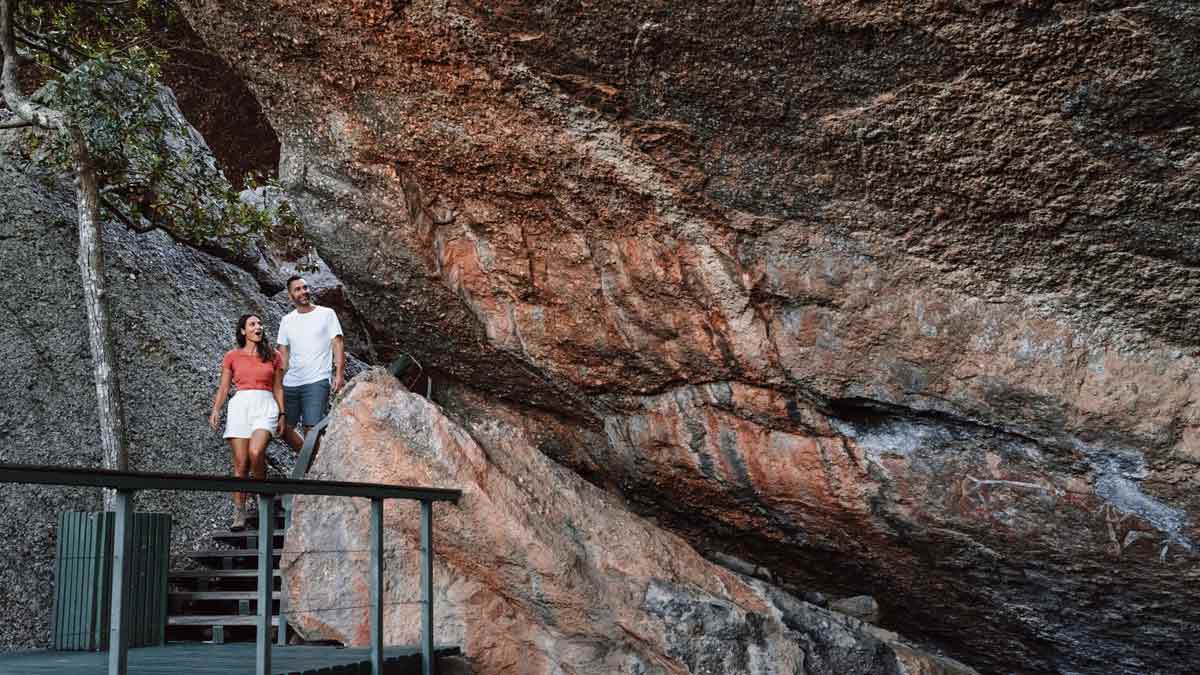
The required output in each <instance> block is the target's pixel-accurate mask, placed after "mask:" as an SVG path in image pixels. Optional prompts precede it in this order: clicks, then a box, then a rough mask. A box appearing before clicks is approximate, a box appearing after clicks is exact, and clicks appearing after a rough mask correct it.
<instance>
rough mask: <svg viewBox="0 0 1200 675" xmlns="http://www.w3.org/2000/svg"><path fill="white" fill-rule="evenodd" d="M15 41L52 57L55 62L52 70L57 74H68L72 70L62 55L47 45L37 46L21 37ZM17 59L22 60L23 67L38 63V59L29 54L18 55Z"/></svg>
mask: <svg viewBox="0 0 1200 675" xmlns="http://www.w3.org/2000/svg"><path fill="white" fill-rule="evenodd" d="M13 39H14V40H16V41H17V42H19V43H21V44H23V45H25V46H26V47H29V48H30V49H34V50H36V51H39V52H42V53H44V54H48V55H49V56H50V58H51V60H52V61H53V62H52V63H51V64H50V69H51V70H54V71H55V72H57V73H61V74H66V72H67V71H68V70H70V69H71V64H70V63H68V62H66V61H64V60H63V57H62V55H61V54H59V53H58V52H56V51H55V50H53V49H51V48H49V47H47V46H45V45H40V44H37V43H36V42H32V41H30V40H28V39H26V38H23V37H21V36H20V35H17V36H14V38H13ZM17 57H18V58H20V59H21V61H22V63H21V65H24V64H25V63H31V62H36V61H37V59H35V58H33V57H32V56H30V55H29V54H28V53H18V54H17Z"/></svg>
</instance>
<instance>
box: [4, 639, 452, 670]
mask: <svg viewBox="0 0 1200 675" xmlns="http://www.w3.org/2000/svg"><path fill="white" fill-rule="evenodd" d="M435 652H436V653H437V655H438V656H452V655H456V654H458V653H459V649H458V647H438V648H436V649H435ZM384 656H385V657H386V659H387V666H386V668H385V671H384V672H385V673H386V674H387V675H409V674H410V673H420V672H421V650H420V649H418V648H415V647H387V648H385V649H384ZM271 665H272V668H271V672H272V673H276V674H277V675H310V674H311V675H318V674H319V675H358V674H359V673H370V672H371V653H370V651H369V650H367V649H354V648H348V649H339V648H337V647H312V646H292V647H279V648H276V649H273V650H272V651H271ZM106 673H108V653H107V652H51V651H24V652H9V653H0V675H106ZM211 673H220V675H254V644H253V643H233V644H223V645H214V644H169V645H166V646H164V647H142V648H138V649H130V650H129V675H209V674H211Z"/></svg>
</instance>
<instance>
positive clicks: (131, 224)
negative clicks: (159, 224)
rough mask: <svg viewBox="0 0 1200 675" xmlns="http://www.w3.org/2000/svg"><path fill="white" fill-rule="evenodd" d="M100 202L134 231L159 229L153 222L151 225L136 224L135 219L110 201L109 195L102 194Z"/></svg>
mask: <svg viewBox="0 0 1200 675" xmlns="http://www.w3.org/2000/svg"><path fill="white" fill-rule="evenodd" d="M100 203H101V204H102V205H104V208H105V209H107V210H108V212H109V213H111V214H113V215H114V216H116V218H117V220H119V221H121V222H122V223H125V227H128V228H129V229H131V230H133V231H134V232H141V233H145V232H150V231H151V230H154V229H157V228H156V226H155V225H154V224H151V225H150V227H139V226H138V225H135V224H134V222H133V220H131V219H130V218H129V216H127V215H125V212H124V211H122V210H121V209H119V208H117V207H116V206H115V205H114V204H113V203H112V202H110V201H108V197H107V196H106V195H100Z"/></svg>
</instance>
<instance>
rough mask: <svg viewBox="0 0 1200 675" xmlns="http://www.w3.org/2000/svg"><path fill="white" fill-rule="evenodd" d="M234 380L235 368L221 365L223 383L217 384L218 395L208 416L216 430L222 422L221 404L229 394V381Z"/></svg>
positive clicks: (209, 422)
mask: <svg viewBox="0 0 1200 675" xmlns="http://www.w3.org/2000/svg"><path fill="white" fill-rule="evenodd" d="M232 381H233V369H232V368H230V367H229V366H227V365H224V364H222V366H221V384H220V385H218V386H217V395H216V396H214V397H213V406H212V413H211V414H210V415H209V416H208V426H210V427H212V428H213V431H216V430H217V428H218V427H219V426H220V424H221V406H223V405H225V399H226V398H227V397H228V396H229V383H230V382H232Z"/></svg>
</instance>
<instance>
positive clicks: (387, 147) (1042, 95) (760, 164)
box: [185, 0, 1200, 674]
mask: <svg viewBox="0 0 1200 675" xmlns="http://www.w3.org/2000/svg"><path fill="white" fill-rule="evenodd" d="M185 5H186V6H185V11H186V12H187V13H188V15H189V19H190V20H191V21H192V22H193V24H194V25H195V26H196V28H197V30H198V32H200V33H201V34H202V35H204V36H206V38H207V39H208V40H209V42H210V43H212V44H214V46H215V47H217V48H218V49H221V50H222V51H223V53H224V54H225V55H226V57H227V58H228V59H229V60H230V61H231V62H232V63H233V64H234V65H235V66H236V67H237V68H238V69H239V70H240V71H242V72H243V73H244V74H245V76H246V77H247V80H248V82H249V83H250V86H251V88H252V89H253V90H254V91H255V93H256V95H257V96H258V98H259V99H260V102H261V103H262V105H263V109H264V111H265V112H266V114H267V115H268V117H269V118H270V119H271V121H272V124H273V125H274V126H275V128H276V130H277V131H278V132H279V136H280V140H281V143H282V146H283V147H282V160H281V178H282V179H283V180H284V181H285V183H286V184H287V187H288V190H289V193H290V195H291V196H292V197H293V203H295V204H296V205H297V206H298V208H299V210H300V212H301V214H302V215H303V217H304V218H305V219H306V222H307V223H308V224H309V227H310V229H311V231H312V234H313V236H314V237H315V238H316V239H317V240H318V243H319V246H320V250H321V253H322V256H323V258H324V259H325V260H326V261H327V262H328V263H329V265H330V267H331V268H332V269H333V271H334V272H336V273H337V275H338V277H339V278H340V279H342V280H343V281H344V283H345V284H346V289H347V292H348V295H349V296H351V299H352V300H353V303H354V306H355V307H357V308H358V309H359V310H360V311H361V312H362V315H363V316H364V318H365V319H366V320H367V321H368V322H369V324H370V326H369V327H370V330H371V333H372V338H373V340H372V344H374V345H375V346H376V347H377V349H378V351H379V354H380V358H381V359H387V358H389V357H391V356H393V355H394V354H395V353H396V352H398V351H399V350H405V351H410V352H412V353H413V354H414V355H415V356H417V357H418V358H419V359H420V360H421V362H422V363H423V364H425V365H426V366H428V367H431V368H433V369H436V370H437V371H439V372H440V373H441V374H442V375H443V376H444V378H445V379H447V380H451V381H454V382H457V383H458V384H454V385H452V386H448V387H444V388H441V392H440V393H435V398H438V400H439V402H441V403H443V404H444V405H445V406H446V407H447V409H449V410H453V411H454V414H455V418H456V419H457V420H459V421H460V422H461V423H462V424H463V425H466V426H470V425H472V424H474V423H475V422H478V421H486V420H487V419H488V418H489V416H490V415H491V414H492V413H493V412H494V411H495V410H496V407H497V406H498V405H500V403H499V402H498V401H503V402H505V405H510V406H513V409H514V410H516V411H519V412H514V413H513V414H514V415H517V416H519V417H521V419H522V421H520V422H519V424H521V425H523V426H524V427H526V428H528V429H529V432H528V433H529V435H530V437H531V438H534V439H536V443H535V447H538V448H539V449H540V450H542V451H543V452H544V453H546V454H547V455H549V456H551V457H553V458H556V459H558V460H559V461H561V462H562V463H563V464H564V465H567V466H570V467H571V468H572V469H574V470H576V471H577V472H578V473H579V474H580V475H582V476H585V477H586V478H587V480H588V481H590V482H592V483H594V484H596V485H599V486H603V487H604V488H605V489H607V490H608V491H610V492H612V493H614V494H618V495H620V496H621V497H622V498H623V499H625V500H627V501H628V503H629V504H630V505H631V507H632V508H634V509H636V510H637V511H638V512H639V513H642V514H645V515H647V516H650V517H654V518H655V519H656V521H657V522H658V523H660V524H662V525H663V526H665V527H668V528H670V529H672V530H673V531H675V532H677V533H679V534H682V535H683V536H684V537H685V538H686V539H687V540H688V541H689V542H690V543H692V544H693V545H694V546H695V547H697V548H699V549H701V550H704V552H706V553H712V552H723V553H726V554H729V555H733V556H736V557H738V558H740V559H744V560H747V561H749V562H750V563H752V564H754V565H757V566H762V567H766V568H768V569H770V570H771V571H772V573H773V575H775V577H776V578H777V579H778V580H780V582H781V583H783V584H785V585H787V586H789V587H793V588H797V589H803V588H813V589H817V590H821V591H825V592H828V593H830V594H834V595H838V596H844V595H855V594H861V593H869V594H870V595H871V596H872V597H875V598H876V599H877V600H878V601H879V603H880V606H881V613H882V621H883V623H884V625H885V626H888V627H892V628H903V629H904V630H905V631H906V632H915V634H917V635H919V636H920V637H921V638H923V639H926V640H931V641H936V642H937V643H938V644H940V645H942V646H944V647H946V648H947V649H949V650H951V652H952V653H954V654H956V655H959V656H961V657H962V658H963V659H964V660H967V661H969V662H971V663H973V664H977V665H979V666H980V667H986V668H988V669H991V670H993V671H995V672H1010V671H1021V672H1052V671H1065V672H1089V673H1091V672H1106V673H1107V672H1112V673H1130V674H1132V673H1145V672H1175V671H1180V670H1186V669H1187V668H1190V667H1191V664H1193V663H1195V662H1198V661H1200V645H1197V644H1196V643H1195V642H1194V641H1193V640H1190V639H1189V638H1188V636H1189V635H1191V634H1193V633H1195V631H1196V629H1197V626H1200V603H1197V602H1196V600H1197V591H1196V590H1195V589H1196V587H1197V586H1196V582H1197V581H1198V580H1200V577H1198V576H1197V574H1198V573H1197V566H1196V551H1195V546H1196V541H1197V539H1198V537H1200V531H1198V528H1197V524H1196V521H1195V519H1194V515H1193V514H1195V513H1197V512H1198V509H1200V496H1198V495H1200V492H1197V490H1196V489H1195V488H1196V485H1197V482H1196V478H1195V470H1196V466H1197V464H1198V463H1200V452H1198V451H1197V449H1196V448H1197V440H1198V432H1197V429H1200V414H1198V410H1197V407H1196V404H1195V403H1194V401H1195V399H1196V396H1195V392H1196V390H1197V386H1198V384H1200V382H1198V381H1197V374H1196V373H1197V367H1196V366H1197V361H1196V356H1195V355H1196V348H1197V341H1196V339H1195V336H1194V331H1193V330H1192V327H1193V326H1195V325H1196V324H1197V322H1198V321H1200V307H1198V306H1196V305H1195V303H1194V302H1191V300H1190V299H1191V298H1193V297H1196V295H1197V293H1200V274H1198V273H1197V271H1196V270H1197V262H1200V258H1198V257H1197V255H1196V248H1197V246H1196V245H1197V242H1198V241H1200V240H1198V239H1197V236H1196V232H1195V228H1194V221H1195V214H1196V212H1197V208H1198V207H1197V200H1196V185H1197V184H1198V181H1200V175H1198V172H1200V162H1198V161H1197V158H1198V157H1200V144H1198V143H1200V141H1198V140H1197V136H1196V135H1195V134H1194V133H1192V128H1193V127H1194V126H1195V125H1194V121H1195V119H1196V116H1197V111H1198V110H1200V103H1198V97H1197V94H1196V92H1197V91H1200V75H1198V74H1197V71H1196V69H1195V67H1194V63H1193V61H1194V59H1192V58H1191V57H1190V56H1189V55H1190V54H1191V53H1194V51H1195V49H1196V44H1197V41H1196V35H1197V34H1200V31H1198V30H1197V27H1198V25H1200V16H1198V15H1197V14H1196V11H1195V8H1194V7H1193V6H1192V3H1189V2H1184V1H1182V0H1163V1H1162V2H1156V3H1141V4H1136V5H1135V4H1130V3H1107V4H1106V3H1065V2H1058V3H1051V2H1015V1H1013V2H994V3H977V2H956V3H944V2H919V3H912V2H899V1H896V0H889V1H883V2H872V3H848V2H834V1H832V0H829V1H826V0H805V1H803V2H794V3H770V2H766V3H763V2H757V3H743V2H686V3H685V2H663V3H658V4H655V5H652V6H644V5H640V4H633V3H626V2H619V1H614V2H606V3H582V2H576V3H561V2H553V3H551V2H529V3H513V2H499V3H480V2H473V1H471V0H414V1H413V2H407V3H396V2H391V1H390V0H389V1H386V2H385V1H384V0H354V1H353V2H349V3H331V2H328V1H327V0H317V1H315V2H314V1H305V2H299V1H297V0H276V1H274V2H271V3H262V2H251V1H250V0H220V1H218V0H192V1H191V2H187V3H185ZM439 396H440V398H439ZM1131 617H1136V619H1133V618H1131Z"/></svg>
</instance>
